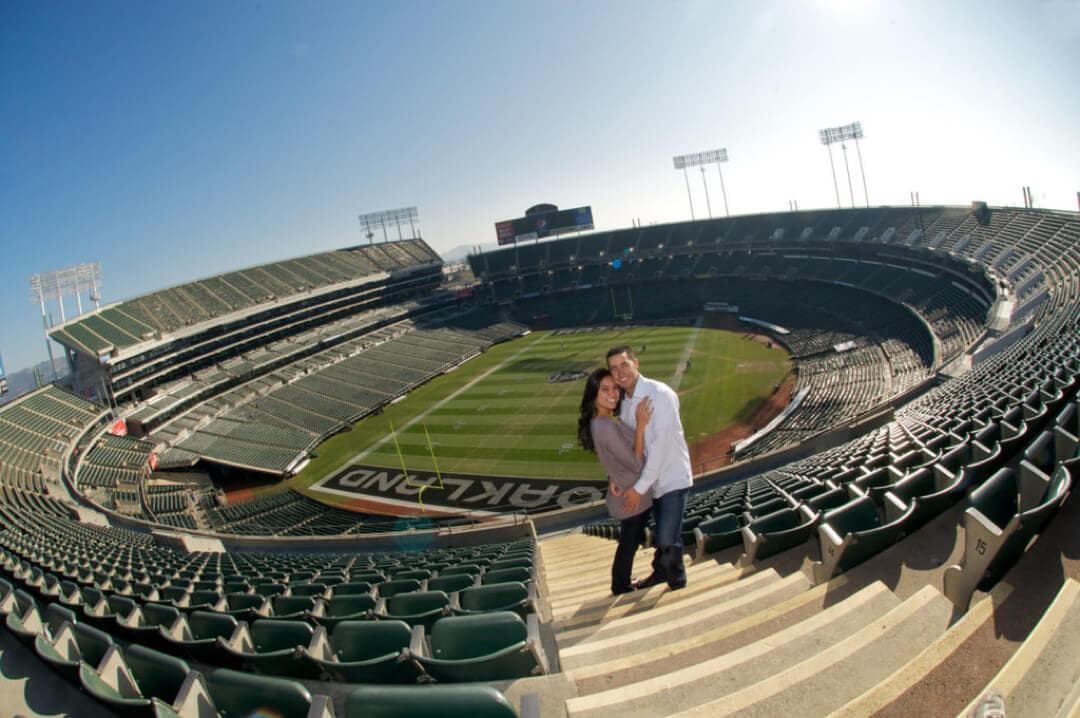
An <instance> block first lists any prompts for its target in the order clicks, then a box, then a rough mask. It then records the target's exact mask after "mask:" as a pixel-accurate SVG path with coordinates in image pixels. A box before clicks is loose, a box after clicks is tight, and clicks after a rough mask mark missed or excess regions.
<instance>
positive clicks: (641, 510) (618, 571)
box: [578, 346, 691, 595]
mask: <svg viewBox="0 0 1080 718" xmlns="http://www.w3.org/2000/svg"><path fill="white" fill-rule="evenodd" d="M578 440H579V441H580V442H581V445H582V446H583V447H584V448H585V449H586V450H588V451H593V452H595V453H596V455H597V457H599V459H600V463H601V464H603V466H604V469H605V471H606V472H607V475H608V496H607V507H608V511H609V512H610V513H611V515H612V517H614V518H617V519H620V524H619V545H618V548H617V549H616V550H615V560H614V562H613V563H612V566H611V592H612V593H613V594H616V595H618V594H621V593H627V592H629V591H633V590H635V589H639V588H647V587H649V586H655V585H656V584H659V583H667V585H668V586H669V587H670V588H671V589H672V590H676V589H680V588H683V587H684V586H685V585H686V570H685V568H684V567H683V560H682V523H683V512H684V511H685V509H686V498H687V495H688V494H689V492H690V484H691V470H690V452H689V450H688V449H687V447H686V438H685V437H684V436H683V428H682V421H680V419H679V397H678V395H677V394H676V393H675V392H674V391H673V390H672V389H671V387H669V386H668V385H666V384H664V383H663V382H659V381H655V380H653V379H649V378H647V377H644V376H642V375H641V373H640V372H639V371H638V359H637V356H636V355H635V354H634V350H633V349H632V348H630V347H629V346H617V347H614V348H612V349H610V350H609V351H608V353H607V368H606V369H597V370H596V371H594V372H593V373H592V374H590V375H589V378H588V379H586V381H585V392H584V395H583V396H582V398H581V415H580V416H579V418H578ZM650 511H651V514H652V516H653V519H654V521H655V523H656V529H655V533H654V535H653V545H654V546H655V549H656V552H655V554H654V555H653V561H652V573H651V574H650V575H649V576H648V577H647V578H644V579H641V580H638V581H632V580H631V574H632V570H633V563H634V554H635V553H636V552H637V548H638V546H640V545H641V543H642V541H643V540H644V538H645V526H646V524H647V523H648V519H649V515H650Z"/></svg>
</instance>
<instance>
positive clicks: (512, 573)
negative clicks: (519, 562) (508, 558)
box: [481, 567, 532, 584]
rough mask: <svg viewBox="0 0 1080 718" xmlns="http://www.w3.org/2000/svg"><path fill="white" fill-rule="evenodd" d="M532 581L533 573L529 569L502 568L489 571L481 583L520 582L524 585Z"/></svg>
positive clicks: (485, 573)
mask: <svg viewBox="0 0 1080 718" xmlns="http://www.w3.org/2000/svg"><path fill="white" fill-rule="evenodd" d="M531 580H532V571H531V570H530V569H527V568H520V567H519V568H501V569H489V570H487V571H485V572H484V576H483V578H482V579H481V583H484V584H488V583H505V582H509V581H519V582H522V583H524V582H525V581H531Z"/></svg>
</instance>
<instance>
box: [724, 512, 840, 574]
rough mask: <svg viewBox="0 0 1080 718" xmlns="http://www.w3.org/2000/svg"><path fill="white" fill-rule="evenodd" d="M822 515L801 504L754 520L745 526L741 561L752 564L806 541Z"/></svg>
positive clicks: (743, 528)
mask: <svg viewBox="0 0 1080 718" xmlns="http://www.w3.org/2000/svg"><path fill="white" fill-rule="evenodd" d="M820 516H821V514H819V513H816V512H814V511H813V510H812V509H810V508H809V507H808V506H806V504H802V505H800V506H799V507H798V508H787V509H780V510H779V511H774V512H773V513H771V514H766V515H765V516H761V517H759V518H756V519H754V520H752V521H751V522H750V523H748V524H747V525H746V526H743V527H742V539H743V550H744V553H743V556H742V558H741V559H740V560H742V561H744V562H746V563H752V562H754V561H759V560H761V559H765V558H768V557H769V556H774V555H776V554H778V553H780V552H781V551H786V550H787V549H789V548H793V547H795V546H798V545H800V544H803V543H805V542H806V539H807V538H809V537H810V534H811V532H812V531H813V530H814V527H815V526H816V525H817V522H818V519H819V518H820Z"/></svg>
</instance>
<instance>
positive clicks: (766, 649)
mask: <svg viewBox="0 0 1080 718" xmlns="http://www.w3.org/2000/svg"><path fill="white" fill-rule="evenodd" d="M803 593H806V591H805V590H804V591H803ZM898 605H900V601H899V600H898V599H897V598H896V597H895V596H894V595H893V594H892V592H890V591H889V589H888V588H887V587H885V585H884V584H880V583H878V584H873V585H871V586H867V587H866V588H864V589H863V590H862V591H859V592H858V593H857V594H855V595H854V596H851V597H849V598H847V599H846V600H844V601H840V602H839V603H836V604H834V605H833V606H830V607H829V608H827V609H825V610H823V611H818V612H817V613H816V614H815V615H813V616H811V617H809V618H807V619H805V620H803V621H800V622H798V623H796V624H794V625H791V626H788V627H787V628H785V629H783V630H780V631H777V632H774V633H771V634H769V635H766V636H763V637H761V638H760V639H758V640H757V641H754V642H751V643H748V644H746V645H743V646H741V647H740V648H737V649H735V650H733V651H731V652H728V653H724V654H721V655H718V656H716V657H714V658H710V659H708V660H704V661H701V662H697V663H694V664H692V665H689V666H686V667H684V668H681V669H678V670H674V671H670V672H658V673H657V674H656V675H654V676H653V677H651V678H646V679H644V680H639V681H637V682H635V683H632V684H629V685H621V686H616V687H614V688H610V689H607V690H604V691H601V692H599V693H594V694H591V695H584V696H582V697H579V698H574V699H571V700H569V701H567V714H568V715H570V716H575V717H578V716H581V717H582V718H585V717H588V718H594V717H596V716H601V715H614V714H616V713H617V714H618V715H619V716H647V715H652V714H655V710H656V706H658V705H661V706H664V709H665V710H666V711H668V712H678V711H681V710H686V709H689V708H693V707H696V706H699V705H702V704H705V703H709V702H711V701H713V700H718V699H721V698H723V697H724V696H727V695H729V694H731V693H733V692H735V691H737V690H739V688H740V687H742V686H747V685H750V684H753V683H756V682H758V681H766V680H768V679H769V678H770V677H772V676H775V675H776V674H778V673H780V672H782V671H784V670H787V669H789V668H791V667H793V666H795V665H798V664H799V663H801V662H802V661H805V660H808V659H812V658H813V657H815V656H817V655H820V654H821V653H822V651H824V650H825V649H826V648H828V647H829V646H831V645H834V644H835V643H837V642H838V641H842V640H844V639H845V638H846V637H848V636H850V635H852V634H854V633H856V632H857V631H858V630H859V629H861V628H862V627H863V626H865V625H867V624H869V623H872V622H873V621H875V620H878V619H880V617H882V616H884V615H887V614H888V613H889V612H890V611H891V610H893V609H894V608H896V607H897V606H898ZM666 636H667V633H666V631H659V632H657V633H656V634H654V637H653V639H652V641H651V644H655V643H657V642H666ZM570 674H571V676H572V677H576V675H575V673H574V671H572V670H571V671H570ZM580 688H581V684H579V692H581V691H580Z"/></svg>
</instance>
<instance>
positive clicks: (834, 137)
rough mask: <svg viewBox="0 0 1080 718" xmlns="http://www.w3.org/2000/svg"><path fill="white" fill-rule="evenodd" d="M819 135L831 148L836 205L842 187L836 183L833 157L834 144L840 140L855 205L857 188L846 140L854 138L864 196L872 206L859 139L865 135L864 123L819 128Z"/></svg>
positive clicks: (850, 191)
mask: <svg viewBox="0 0 1080 718" xmlns="http://www.w3.org/2000/svg"><path fill="white" fill-rule="evenodd" d="M818 137H819V138H820V139H821V144H823V145H825V147H826V149H828V150H829V168H830V169H831V170H832V179H833V190H835V191H836V206H837V207H839V206H840V188H839V186H838V185H837V184H836V165H835V164H833V158H832V145H834V144H835V143H837V142H839V143H840V149H841V150H843V152H844V170H845V171H846V172H847V179H848V193H849V194H850V195H851V206H852V207H854V206H855V190H854V188H853V187H852V185H851V168H850V167H848V159H847V145H846V144H845V141H846V140H854V142H855V152H856V154H857V155H858V156H859V173H860V174H861V175H862V184H863V198H864V199H865V200H866V206H867V207H869V206H870V195H869V193H868V192H867V191H866V172H865V171H864V170H863V162H862V150H860V149H859V140H861V139H862V137H863V130H862V123H861V122H852V123H851V124H850V125H841V126H839V127H826V128H825V129H823V130H818Z"/></svg>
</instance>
